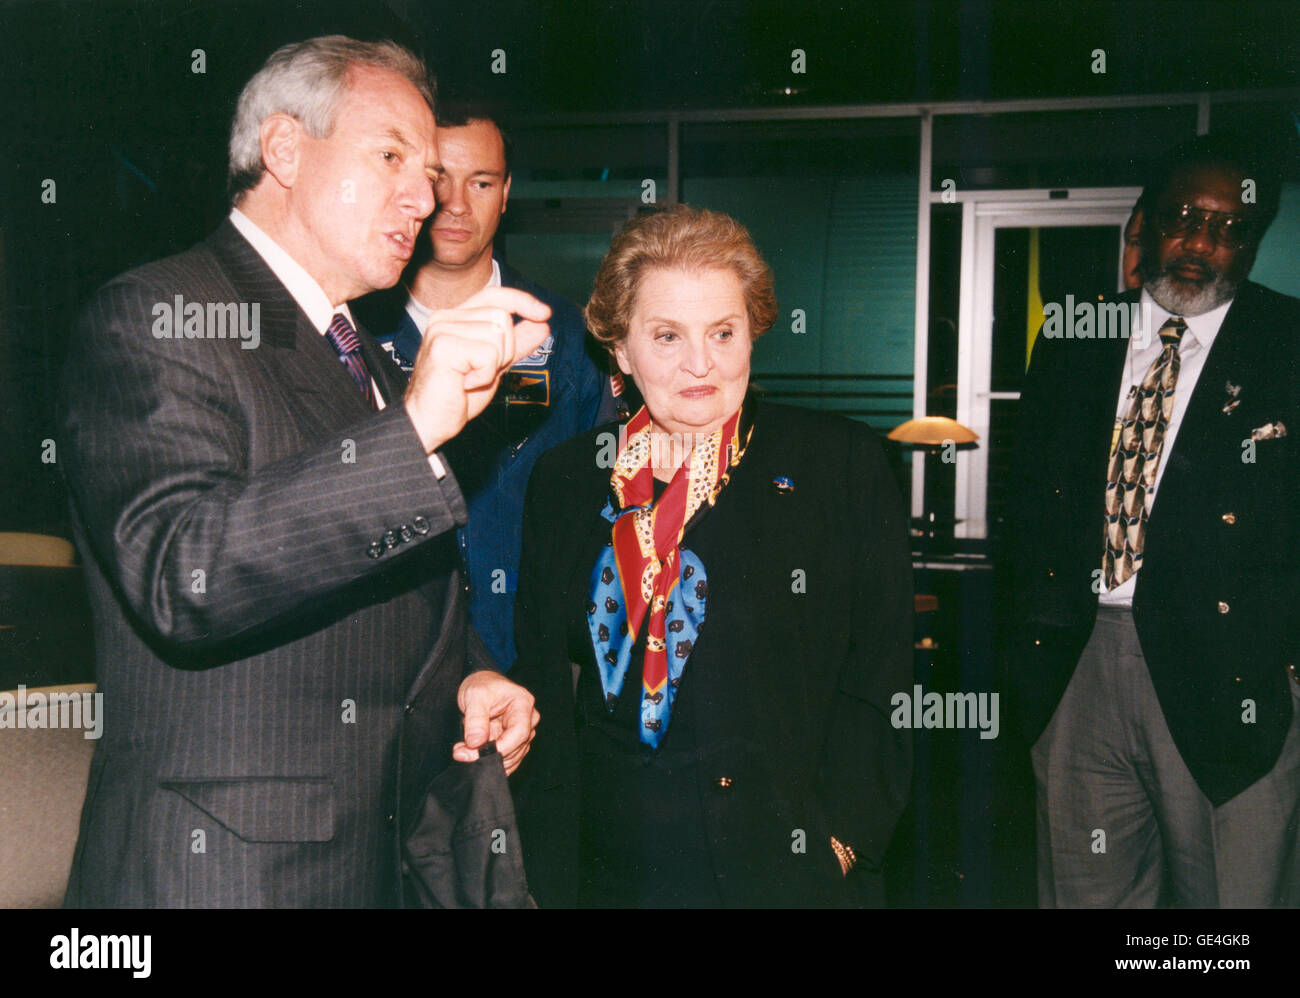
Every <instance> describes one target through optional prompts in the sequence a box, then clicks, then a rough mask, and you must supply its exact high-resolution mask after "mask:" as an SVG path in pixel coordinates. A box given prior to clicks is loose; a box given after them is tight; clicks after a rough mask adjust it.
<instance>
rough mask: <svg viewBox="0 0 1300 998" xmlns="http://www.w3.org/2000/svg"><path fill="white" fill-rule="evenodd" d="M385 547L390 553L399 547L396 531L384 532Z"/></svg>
mask: <svg viewBox="0 0 1300 998" xmlns="http://www.w3.org/2000/svg"><path fill="white" fill-rule="evenodd" d="M384 547H386V548H388V550H390V551H391V550H392V549H393V548H395V547H397V531H396V530H385V531H384Z"/></svg>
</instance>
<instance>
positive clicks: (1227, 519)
mask: <svg viewBox="0 0 1300 998" xmlns="http://www.w3.org/2000/svg"><path fill="white" fill-rule="evenodd" d="M1222 519H1223V522H1224V523H1226V524H1227V525H1228V526H1230V527H1231V526H1232V525H1233V524H1234V523H1236V522H1237V514H1236V513H1224V514H1223V517H1222Z"/></svg>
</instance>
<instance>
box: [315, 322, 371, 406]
mask: <svg viewBox="0 0 1300 998" xmlns="http://www.w3.org/2000/svg"><path fill="white" fill-rule="evenodd" d="M325 338H326V339H327V340H329V341H330V343H331V344H332V345H333V347H334V349H335V350H337V351H338V354H339V360H341V361H343V366H344V367H346V368H347V369H348V374H350V375H352V380H353V381H355V382H356V383H357V387H358V388H360V389H361V394H362V395H364V396H365V397H366V404H367V405H369V406H370V408H372V409H374V408H376V406H375V391H374V388H373V386H372V384H371V381H370V368H368V367H366V359H365V358H364V357H362V356H361V341H360V340H359V339H357V331H356V330H355V329H353V328H352V323H350V322H348V317H347V316H346V315H344V314H343V313H342V312H335V313H334V319H333V321H332V322H330V327H329V329H327V330H325Z"/></svg>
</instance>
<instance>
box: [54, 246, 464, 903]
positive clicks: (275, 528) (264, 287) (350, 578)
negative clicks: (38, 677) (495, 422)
mask: <svg viewBox="0 0 1300 998" xmlns="http://www.w3.org/2000/svg"><path fill="white" fill-rule="evenodd" d="M177 296H181V298H182V300H183V302H184V303H191V302H196V303H200V304H204V305H206V303H241V302H243V303H257V304H258V305H259V307H260V343H259V344H258V346H257V347H256V348H255V349H243V348H242V347H241V345H240V341H239V340H238V339H235V340H231V339H199V338H194V339H187V338H170V339H169V338H160V337H159V336H156V335H155V334H154V330H155V322H156V318H155V317H156V315H157V311H156V306H157V305H159V304H160V303H161V304H163V305H172V304H173V302H174V301H175V299H176V297H177ZM360 339H361V342H362V349H363V351H364V354H365V357H366V360H367V363H368V365H369V367H370V370H371V372H372V373H373V375H374V377H375V379H376V380H377V382H378V384H379V387H380V390H381V391H382V393H383V394H384V396H385V398H386V400H387V402H388V408H387V409H386V410H385V411H383V412H382V413H374V412H372V411H370V409H369V408H368V407H367V406H366V405H365V403H364V400H363V398H362V396H361V393H360V392H359V391H358V390H357V388H356V386H355V384H354V383H353V382H352V380H351V379H350V377H349V376H348V374H347V372H346V370H345V369H344V367H343V365H342V364H340V363H339V360H338V356H337V354H335V352H334V351H333V349H332V348H331V347H330V345H329V343H328V342H327V341H326V340H325V339H324V338H323V337H322V336H321V335H320V334H319V333H318V332H317V331H316V330H315V329H314V328H313V327H312V326H311V325H310V323H309V322H308V320H307V318H306V316H305V315H304V314H303V313H302V312H301V310H300V309H299V308H298V306H297V305H296V303H295V302H294V300H293V299H292V298H291V296H290V295H289V294H288V292H287V291H286V289H285V288H284V287H283V285H281V284H280V283H279V281H278V280H277V279H276V278H275V277H274V275H273V274H272V272H271V271H270V270H269V269H268V268H267V267H266V265H265V263H263V261H262V259H261V258H260V257H259V256H258V255H257V253H256V252H255V251H254V250H253V249H252V247H251V246H250V245H249V244H248V242H247V241H246V240H245V239H244V238H243V237H242V236H241V235H240V234H239V233H238V231H237V230H236V229H235V228H234V227H233V225H231V224H230V222H229V221H227V222H225V223H223V224H222V225H221V227H220V228H219V229H217V231H216V232H215V233H214V234H213V235H212V236H210V237H209V238H208V239H207V240H206V241H205V242H203V243H200V244H199V245H197V246H195V247H194V248H192V249H190V250H188V251H187V252H185V253H181V254H179V255H177V256H173V257H170V258H168V259H165V260H161V261H158V262H156V263H152V264H149V265H147V266H145V267H142V268H140V269H138V270H135V271H132V272H130V273H127V274H125V275H122V276H121V277H118V278H116V279H115V280H113V281H111V282H110V283H109V284H108V285H106V286H105V287H104V288H103V289H101V290H100V291H99V292H98V293H97V294H96V296H95V297H94V299H93V300H92V301H91V302H90V304H89V305H88V306H87V308H86V309H85V311H84V313H83V314H82V317H81V320H80V323H79V325H78V328H77V330H76V334H75V336H74V338H73V341H72V344H71V348H70V353H69V356H68V361H67V366H66V376H65V381H64V386H63V394H62V400H61V423H62V433H61V438H60V440H59V454H60V459H61V462H62V464H63V468H64V472H65V475H66V478H67V482H68V485H69V488H70V491H71V495H72V506H73V515H74V520H75V528H76V534H77V537H76V540H77V545H78V549H79V551H80V553H81V558H82V561H83V563H84V565H85V571H86V576H87V581H88V586H89V592H90V600H91V605H92V609H93V615H94V627H95V643H96V672H97V679H98V682H99V685H100V688H101V690H102V691H103V694H104V710H105V715H106V720H105V725H104V735H103V738H102V740H101V741H100V743H99V744H98V745H97V747H96V751H95V756H94V761H93V764H92V767H91V775H90V787H89V793H88V796H87V799H86V803H85V807H84V811H83V814H82V824H81V835H80V841H79V843H78V847H77V852H76V858H75V861H74V866H73V871H72V879H71V883H70V885H69V888H68V895H67V902H68V903H69V904H70V905H79V906H213V905H221V906H377V905H390V904H395V903H398V902H399V901H400V891H399V874H398V868H399V859H398V829H399V826H401V825H402V824H403V823H404V818H403V802H404V801H406V800H414V802H415V804H416V805H418V804H419V802H420V800H421V799H422V795H423V791H424V788H425V787H426V786H427V785H428V783H429V781H430V780H431V779H432V776H433V775H434V773H435V772H436V771H437V770H438V769H439V768H441V767H442V766H444V765H445V764H447V763H448V762H450V746H451V744H452V743H453V742H454V741H455V740H456V738H457V737H458V733H457V728H458V720H457V719H458V714H457V709H456V704H455V693H456V689H457V686H458V684H459V681H460V679H461V678H462V676H463V674H464V673H465V671H466V669H467V656H468V655H470V654H471V652H472V648H473V647H474V646H473V645H472V644H470V643H468V639H467V630H468V628H467V624H466V610H465V599H464V594H463V591H462V586H461V582H460V579H459V577H458V575H457V571H456V559H455V553H454V546H453V531H454V528H455V527H456V525H458V524H460V523H463V522H464V521H465V515H466V514H465V504H464V501H463V499H462V498H461V494H460V490H459V488H458V486H457V484H456V480H455V477H454V475H453V474H451V473H449V474H448V475H447V477H446V478H444V479H443V480H442V481H439V480H437V479H436V478H435V476H434V474H433V472H432V471H431V470H430V468H429V465H428V462H427V459H426V457H425V455H424V452H423V448H422V447H421V445H420V443H419V440H418V438H417V435H416V433H415V429H414V427H413V426H412V425H411V423H410V421H409V419H408V417H407V416H406V414H405V410H404V409H403V407H402V405H401V404H400V400H401V394H402V377H401V373H400V371H398V370H397V368H396V367H395V366H394V365H393V364H392V362H391V361H390V360H389V359H388V358H387V357H386V356H385V355H384V353H383V351H382V350H381V349H379V348H378V346H377V345H376V344H375V343H374V342H373V341H372V340H371V339H370V338H369V336H368V335H367V334H365V333H364V331H362V333H361V335H360ZM480 650H481V649H480Z"/></svg>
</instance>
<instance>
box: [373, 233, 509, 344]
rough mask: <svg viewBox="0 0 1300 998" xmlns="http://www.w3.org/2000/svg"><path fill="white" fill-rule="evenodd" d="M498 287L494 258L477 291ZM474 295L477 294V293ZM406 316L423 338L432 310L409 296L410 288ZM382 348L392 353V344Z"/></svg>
mask: <svg viewBox="0 0 1300 998" xmlns="http://www.w3.org/2000/svg"><path fill="white" fill-rule="evenodd" d="M499 287H501V264H499V263H497V258H496V257H493V258H492V273H491V275H489V277H488V282H487V283H486V284H484V285H483V287H482V288H479V291H482V290H483V289H484V288H499ZM474 293H475V294H478V291H476V292H474ZM406 314H407V315H409V316H410V317H411V321H412V322H414V323H415V328H416V329H418V330H419V331H420V336H421V337H423V336H424V327H425V326H427V325H428V324H429V316H431V315H433V309H431V308H429V307H428V306H427V305H425V304H424V303H422V302H418V301H416V300H415V295H413V294H411V289H410V288H407V289H406ZM384 346H385V347H386V348H387V350H388V352H389V353H392V352H393V344H392V343H391V342H389V343H385V344H384ZM412 359H414V358H412Z"/></svg>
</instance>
